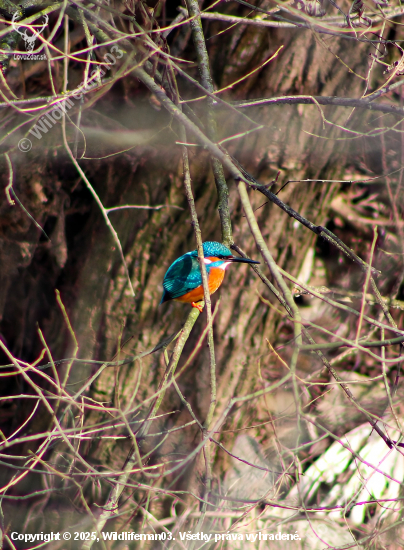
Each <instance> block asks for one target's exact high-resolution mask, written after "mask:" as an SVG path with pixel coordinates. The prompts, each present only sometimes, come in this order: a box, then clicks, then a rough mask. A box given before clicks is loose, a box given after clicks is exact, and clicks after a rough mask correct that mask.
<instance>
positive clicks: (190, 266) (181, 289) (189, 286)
mask: <svg viewBox="0 0 404 550" xmlns="http://www.w3.org/2000/svg"><path fill="white" fill-rule="evenodd" d="M202 246H203V255H204V257H205V258H209V257H212V256H213V257H216V258H222V257H223V258H231V257H232V253H231V252H230V250H229V249H228V248H227V247H226V246H224V245H223V244H220V243H217V242H214V241H207V242H206V243H203V245H202ZM222 263H223V261H220V262H215V263H214V264H213V263H212V264H210V265H207V266H206V271H207V273H208V275H209V270H210V268H211V267H219V265H221V264H222ZM201 284H202V275H201V271H200V269H199V260H198V251H197V250H193V251H192V252H187V253H186V254H184V255H183V256H180V257H179V258H178V259H177V260H175V262H173V263H172V264H171V265H170V267H169V268H168V270H167V273H166V274H165V276H164V281H163V289H164V290H163V297H162V298H161V302H160V304H163V303H164V302H167V301H168V300H174V299H175V298H179V297H180V296H183V295H184V294H186V293H187V292H189V291H190V290H193V289H194V288H196V287H198V286H199V285H201Z"/></svg>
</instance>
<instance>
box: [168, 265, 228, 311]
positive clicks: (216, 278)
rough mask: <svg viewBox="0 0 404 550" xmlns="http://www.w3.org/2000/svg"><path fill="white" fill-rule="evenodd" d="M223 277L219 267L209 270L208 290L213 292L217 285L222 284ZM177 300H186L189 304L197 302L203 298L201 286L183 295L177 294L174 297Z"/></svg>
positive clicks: (222, 270) (222, 271)
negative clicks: (177, 295)
mask: <svg viewBox="0 0 404 550" xmlns="http://www.w3.org/2000/svg"><path fill="white" fill-rule="evenodd" d="M223 278H224V269H220V268H219V267H214V268H212V269H211V270H210V271H209V279H208V285H209V292H210V293H211V294H213V293H214V292H216V290H217V289H218V288H219V286H220V285H221V284H222V282H223ZM175 300H176V301H177V302H186V303H188V304H190V303H191V302H199V301H200V300H203V286H202V285H200V286H198V287H196V288H194V289H192V290H190V291H189V292H187V293H186V294H184V295H183V296H179V297H178V298H175Z"/></svg>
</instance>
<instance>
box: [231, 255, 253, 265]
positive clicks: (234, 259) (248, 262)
mask: <svg viewBox="0 0 404 550" xmlns="http://www.w3.org/2000/svg"><path fill="white" fill-rule="evenodd" d="M226 261H230V262H240V263H243V264H259V263H260V262H257V261H255V260H250V258H239V257H237V256H231V258H229V259H228V260H227V258H226Z"/></svg>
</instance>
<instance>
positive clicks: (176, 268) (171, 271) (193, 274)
mask: <svg viewBox="0 0 404 550" xmlns="http://www.w3.org/2000/svg"><path fill="white" fill-rule="evenodd" d="M201 284H202V275H201V271H200V269H199V262H198V258H197V257H195V256H192V255H191V254H184V256H181V257H180V258H178V260H175V262H174V263H173V264H171V266H170V267H169V268H168V271H167V273H166V274H165V277H164V281H163V288H164V294H163V298H162V299H161V303H163V302H166V301H167V300H174V299H175V298H179V297H180V296H183V295H184V294H186V293H187V292H189V291H191V290H193V289H194V288H197V287H198V286H200V285H201Z"/></svg>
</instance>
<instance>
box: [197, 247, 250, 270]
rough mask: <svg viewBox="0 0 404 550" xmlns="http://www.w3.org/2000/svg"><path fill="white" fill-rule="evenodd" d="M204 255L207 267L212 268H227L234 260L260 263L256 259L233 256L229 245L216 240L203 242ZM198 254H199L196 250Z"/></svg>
mask: <svg viewBox="0 0 404 550" xmlns="http://www.w3.org/2000/svg"><path fill="white" fill-rule="evenodd" d="M202 246H203V255H204V258H205V264H206V267H209V269H211V268H212V267H218V268H220V269H226V267H227V266H229V265H230V264H231V263H233V262H242V263H246V264H259V262H256V261H255V260H250V259H249V258H239V257H237V256H233V254H232V253H231V252H230V250H229V249H228V248H227V246H224V244H221V243H218V242H216V241H207V242H206V243H203V245H202ZM195 253H196V255H197V254H198V253H197V251H196V250H195Z"/></svg>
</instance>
